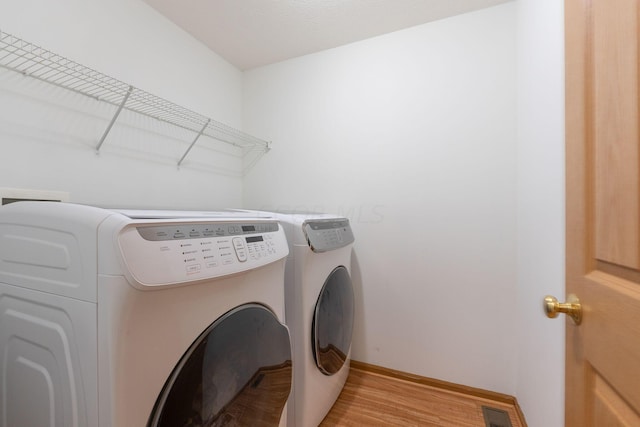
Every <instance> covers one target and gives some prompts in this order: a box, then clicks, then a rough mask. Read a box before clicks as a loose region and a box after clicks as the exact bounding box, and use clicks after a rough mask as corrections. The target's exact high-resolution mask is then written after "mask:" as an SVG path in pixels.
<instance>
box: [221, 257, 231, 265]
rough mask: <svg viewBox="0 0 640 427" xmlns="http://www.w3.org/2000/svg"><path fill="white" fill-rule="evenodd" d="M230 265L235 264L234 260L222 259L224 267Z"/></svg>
mask: <svg viewBox="0 0 640 427" xmlns="http://www.w3.org/2000/svg"><path fill="white" fill-rule="evenodd" d="M229 264H233V259H232V258H223V259H222V265H229Z"/></svg>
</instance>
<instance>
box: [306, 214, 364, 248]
mask: <svg viewBox="0 0 640 427" xmlns="http://www.w3.org/2000/svg"><path fill="white" fill-rule="evenodd" d="M302 229H303V230H304V234H305V236H306V237H307V243H308V244H309V247H310V248H311V250H312V251H314V252H327V251H331V250H334V249H339V248H342V247H344V246H347V245H350V244H351V243H353V242H354V240H355V239H354V237H353V231H351V226H350V225H349V220H348V219H346V218H332V219H318V220H309V221H305V222H304V224H303V225H302Z"/></svg>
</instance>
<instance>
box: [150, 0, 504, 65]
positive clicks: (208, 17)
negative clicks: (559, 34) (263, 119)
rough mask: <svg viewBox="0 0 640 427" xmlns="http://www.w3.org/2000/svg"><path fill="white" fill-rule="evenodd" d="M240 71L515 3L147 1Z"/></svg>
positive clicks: (501, 0) (468, 0)
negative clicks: (491, 7)
mask: <svg viewBox="0 0 640 427" xmlns="http://www.w3.org/2000/svg"><path fill="white" fill-rule="evenodd" d="M144 1H145V2H146V3H148V4H149V5H150V6H151V7H153V8H154V9H156V10H157V11H159V12H160V13H161V14H162V15H164V16H166V17H167V18H168V19H169V20H171V21H173V22H174V23H175V24H176V25H178V26H179V27H181V28H183V29H184V30H185V31H187V32H188V33H190V34H191V35H193V36H194V37H195V38H196V39H198V40H200V41H201V42H202V43H204V44H205V45H206V46H208V47H209V48H210V49H211V50H213V51H214V52H216V53H217V54H218V55H220V56H222V57H223V58H224V59H226V60H227V61H228V62H230V63H231V64H233V65H235V66H236V67H238V68H239V69H241V70H247V69H251V68H255V67H259V66H261V65H267V64H271V63H275V62H279V61H283V60H285V59H290V58H294V57H297V56H301V55H306V54H309V53H314V52H318V51H321V50H325V49H330V48H333V47H337V46H342V45H345V44H348V43H352V42H355V41H359V40H364V39H367V38H370V37H374V36H378V35H381V34H386V33H390V32H392V31H396V30H401V29H404V28H408V27H412V26H415V25H420V24H424V23H426V22H430V21H435V20H438V19H442V18H446V17H449V16H454V15H459V14H461V13H466V12H471V11H473V10H478V9H483V8H486V7H490V6H494V5H497V4H500V3H506V2H507V1H510V0H182V1H176V0H144Z"/></svg>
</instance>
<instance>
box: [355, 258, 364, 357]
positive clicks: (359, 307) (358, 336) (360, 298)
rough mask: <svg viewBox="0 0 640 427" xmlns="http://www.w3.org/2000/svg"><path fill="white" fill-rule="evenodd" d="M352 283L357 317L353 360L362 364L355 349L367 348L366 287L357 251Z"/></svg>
mask: <svg viewBox="0 0 640 427" xmlns="http://www.w3.org/2000/svg"><path fill="white" fill-rule="evenodd" d="M351 283H352V284H353V293H354V300H355V315H354V317H355V318H354V319H353V338H352V341H351V358H355V360H358V361H360V362H366V360H362V356H361V355H360V354H359V353H358V351H357V350H356V351H355V352H354V347H356V346H357V347H358V348H361V349H362V348H366V345H365V342H364V339H365V336H366V333H365V321H364V310H363V307H364V287H363V285H362V270H361V268H360V262H359V260H358V254H357V253H356V251H355V250H352V251H351Z"/></svg>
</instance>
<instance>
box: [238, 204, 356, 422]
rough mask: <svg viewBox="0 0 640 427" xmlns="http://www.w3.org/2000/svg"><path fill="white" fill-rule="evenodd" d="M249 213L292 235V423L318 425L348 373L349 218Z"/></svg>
mask: <svg viewBox="0 0 640 427" xmlns="http://www.w3.org/2000/svg"><path fill="white" fill-rule="evenodd" d="M244 212H247V213H252V214H255V215H263V216H265V217H272V218H274V219H276V220H278V221H279V222H280V223H281V224H282V226H283V227H284V230H285V234H286V235H287V240H288V242H289V259H288V260H287V266H286V273H285V311H286V316H285V319H286V320H285V323H286V324H287V326H288V327H289V331H290V333H291V342H292V345H293V366H294V368H293V391H292V393H291V398H290V399H289V407H288V412H289V414H288V419H289V426H296V427H311V426H313V427H316V426H317V425H318V424H320V422H321V421H322V420H323V419H324V417H325V416H326V415H327V413H328V412H329V410H330V409H331V407H332V406H333V404H334V403H335V401H336V399H337V398H338V396H339V395H340V392H341V391H342V388H343V387H344V384H345V381H346V380H347V376H348V375H349V362H350V356H351V338H352V332H353V322H354V310H355V307H354V305H355V303H354V293H353V284H352V282H351V275H350V274H351V250H352V247H353V242H354V236H353V232H352V230H351V226H350V224H349V220H348V219H346V218H342V217H340V216H334V215H328V214H317V213H275V212H259V211H244Z"/></svg>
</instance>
